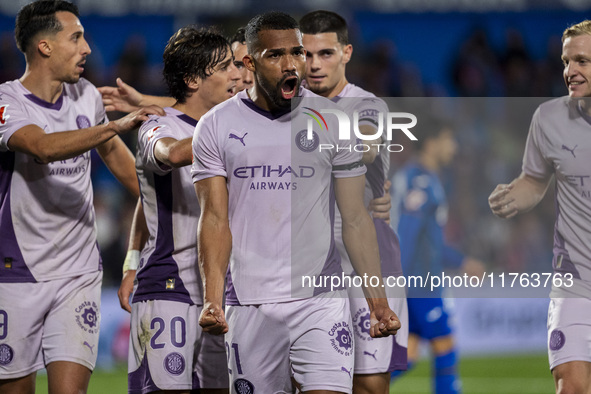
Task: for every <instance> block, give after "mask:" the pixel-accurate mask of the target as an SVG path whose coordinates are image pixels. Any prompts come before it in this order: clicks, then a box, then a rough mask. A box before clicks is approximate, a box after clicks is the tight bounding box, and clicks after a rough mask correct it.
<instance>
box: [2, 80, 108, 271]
mask: <svg viewBox="0 0 591 394" xmlns="http://www.w3.org/2000/svg"><path fill="white" fill-rule="evenodd" d="M105 121H107V118H106V114H105V109H104V107H103V104H102V100H101V95H100V93H99V92H98V91H97V90H96V88H95V87H94V86H93V85H92V84H91V83H90V82H88V81H87V80H85V79H84V78H81V79H80V80H79V81H78V82H77V83H75V84H63V92H62V95H61V96H60V97H59V98H58V100H57V101H56V102H55V103H53V104H52V103H48V102H46V101H43V100H41V99H39V98H38V97H36V96H34V95H33V94H32V93H31V92H29V91H28V90H27V89H26V88H25V87H24V86H23V85H22V84H21V82H20V81H18V80H15V81H11V82H6V83H4V84H2V85H0V198H1V203H0V231H1V234H2V243H1V245H2V246H1V247H0V260H1V261H2V265H0V282H35V281H45V280H51V279H57V278H64V277H71V276H78V275H82V274H84V273H88V272H93V271H97V270H99V269H100V257H99V251H98V247H97V244H96V229H95V213H94V208H93V199H92V185H91V182H90V152H85V153H83V154H81V155H79V156H77V157H74V158H72V159H67V160H60V161H55V162H52V163H49V164H41V163H39V162H38V161H37V160H36V159H35V158H34V157H33V156H30V155H27V154H23V153H20V152H12V151H10V150H9V149H8V146H7V144H8V141H9V139H10V137H11V136H12V135H13V134H14V133H15V132H16V131H17V130H19V129H21V128H22V127H24V126H27V125H31V124H34V125H37V126H39V127H40V128H42V129H43V130H44V131H45V132H46V133H53V132H58V131H66V130H76V129H83V128H87V127H91V126H95V125H98V124H101V123H103V122H105Z"/></svg>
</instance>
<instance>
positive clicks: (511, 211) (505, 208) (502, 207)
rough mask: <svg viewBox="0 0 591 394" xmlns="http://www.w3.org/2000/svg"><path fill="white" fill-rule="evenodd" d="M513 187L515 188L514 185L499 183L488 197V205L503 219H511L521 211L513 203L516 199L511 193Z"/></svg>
mask: <svg viewBox="0 0 591 394" xmlns="http://www.w3.org/2000/svg"><path fill="white" fill-rule="evenodd" d="M511 189H513V186H512V185H508V184H500V185H497V187H495V190H493V191H492V193H491V194H490V196H489V197H488V206H489V207H490V210H491V211H492V213H494V214H495V215H496V216H498V217H500V218H503V219H510V218H512V217H513V216H515V215H517V214H518V213H519V211H518V210H517V207H516V206H515V204H513V202H514V201H515V199H514V198H513V197H512V196H511V194H510V191H511Z"/></svg>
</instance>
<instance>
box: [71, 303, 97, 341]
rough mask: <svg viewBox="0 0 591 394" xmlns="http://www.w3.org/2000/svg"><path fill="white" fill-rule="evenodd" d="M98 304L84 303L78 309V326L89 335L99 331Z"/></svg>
mask: <svg viewBox="0 0 591 394" xmlns="http://www.w3.org/2000/svg"><path fill="white" fill-rule="evenodd" d="M98 310H99V308H98V305H97V304H96V302H90V301H84V302H83V303H81V304H80V305H78V307H77V308H76V310H75V312H76V324H78V327H80V328H81V329H82V330H84V331H85V332H87V333H89V334H97V333H98V331H99V313H98Z"/></svg>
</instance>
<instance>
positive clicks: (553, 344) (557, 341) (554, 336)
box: [549, 330, 566, 351]
mask: <svg viewBox="0 0 591 394" xmlns="http://www.w3.org/2000/svg"><path fill="white" fill-rule="evenodd" d="M565 342H566V337H565V336H564V333H563V332H562V331H560V330H554V331H552V333H551V334H550V346H549V347H550V350H553V351H556V350H560V349H562V347H563V346H564V343H565Z"/></svg>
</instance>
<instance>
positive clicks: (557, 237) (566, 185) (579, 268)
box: [523, 96, 591, 297]
mask: <svg viewBox="0 0 591 394" xmlns="http://www.w3.org/2000/svg"><path fill="white" fill-rule="evenodd" d="M579 104H580V102H579V101H577V100H573V99H571V98H570V97H568V96H565V97H561V98H558V99H554V100H550V101H548V102H546V103H544V104H542V105H540V106H539V107H538V109H537V110H536V112H535V113H534V116H533V119H532V122H531V126H530V130H529V135H528V138H527V144H526V148H525V155H524V157H523V172H524V173H526V174H527V175H530V176H532V177H534V178H538V179H544V180H548V179H549V178H550V177H551V176H552V175H554V176H555V180H556V223H555V226H554V259H553V267H554V271H556V272H560V273H571V274H572V275H573V277H574V278H576V279H581V281H577V282H576V286H574V287H573V288H572V289H570V291H571V292H575V293H577V294H579V295H582V296H585V297H589V294H591V224H590V223H591V161H590V160H589V158H590V157H591V139H590V138H589V135H590V132H591V118H590V117H589V115H587V114H585V113H584V112H583V111H582V109H581V108H580V105H579Z"/></svg>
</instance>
